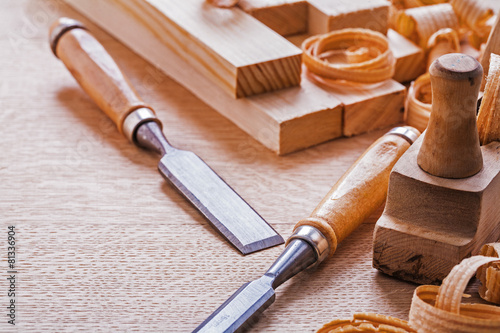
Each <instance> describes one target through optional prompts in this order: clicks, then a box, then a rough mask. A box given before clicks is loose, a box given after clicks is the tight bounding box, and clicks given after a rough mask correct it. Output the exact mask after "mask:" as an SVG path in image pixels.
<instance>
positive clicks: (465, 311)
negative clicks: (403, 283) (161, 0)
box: [409, 256, 500, 333]
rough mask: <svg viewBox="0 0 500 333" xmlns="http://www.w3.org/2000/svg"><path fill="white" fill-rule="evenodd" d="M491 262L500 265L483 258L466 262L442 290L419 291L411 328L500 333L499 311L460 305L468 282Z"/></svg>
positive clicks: (415, 300)
mask: <svg viewBox="0 0 500 333" xmlns="http://www.w3.org/2000/svg"><path fill="white" fill-rule="evenodd" d="M490 262H500V261H499V259H498V258H491V257H484V256H474V257H471V258H467V259H464V260H463V261H462V262H461V263H460V264H459V265H457V266H455V267H454V268H453V269H452V270H451V272H450V274H449V275H448V276H447V277H446V278H445V279H444V280H443V284H442V285H441V286H440V287H437V286H428V285H425V286H420V287H417V288H416V289H415V293H414V294H413V299H412V305H411V309H410V321H409V324H410V326H411V327H413V328H415V329H417V331H418V332H419V333H420V332H422V333H427V332H444V333H448V332H449V333H451V332H454V333H455V332H471V333H472V332H474V333H490V332H491V333H493V332H500V307H496V306H491V305H484V304H462V303H461V298H462V296H463V292H464V290H465V287H466V286H467V283H468V281H469V280H470V279H471V278H472V277H473V276H474V274H475V273H476V271H477V269H478V268H479V267H481V266H482V265H485V264H488V263H490Z"/></svg>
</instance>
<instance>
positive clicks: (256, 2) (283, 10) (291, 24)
mask: <svg viewBox="0 0 500 333" xmlns="http://www.w3.org/2000/svg"><path fill="white" fill-rule="evenodd" d="M238 6H240V7H241V8H242V9H243V10H244V11H245V12H247V13H248V14H250V15H252V16H253V17H255V18H256V19H257V20H259V21H260V22H262V23H264V24H265V25H267V26H268V27H269V28H271V29H272V30H274V31H275V32H277V33H278V34H280V35H282V36H290V35H295V34H303V33H306V32H307V15H308V3H307V1H305V0H240V2H239V3H238Z"/></svg>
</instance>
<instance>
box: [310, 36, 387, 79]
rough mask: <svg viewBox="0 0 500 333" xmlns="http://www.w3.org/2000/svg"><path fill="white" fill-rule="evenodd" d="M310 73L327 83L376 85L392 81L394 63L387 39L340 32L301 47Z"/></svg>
mask: <svg viewBox="0 0 500 333" xmlns="http://www.w3.org/2000/svg"><path fill="white" fill-rule="evenodd" d="M302 50H303V51H304V53H303V62H304V65H305V66H306V68H307V69H308V70H309V72H310V73H312V74H314V75H317V76H319V77H322V78H326V79H333V80H347V81H354V82H361V83H375V82H380V81H384V80H387V79H390V78H392V76H393V75H394V70H395V65H396V60H395V58H394V56H393V54H392V52H391V50H390V49H389V42H388V40H387V38H386V37H385V36H384V35H382V34H381V33H378V32H375V31H372V30H368V29H343V30H337V31H333V32H330V33H327V34H324V35H318V36H313V37H310V38H308V39H306V40H305V41H304V42H303V43H302Z"/></svg>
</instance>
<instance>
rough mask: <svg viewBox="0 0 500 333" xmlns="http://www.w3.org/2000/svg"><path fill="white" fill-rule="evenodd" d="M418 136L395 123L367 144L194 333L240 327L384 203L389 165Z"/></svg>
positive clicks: (234, 330) (323, 258)
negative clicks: (262, 269) (255, 275)
mask: <svg viewBox="0 0 500 333" xmlns="http://www.w3.org/2000/svg"><path fill="white" fill-rule="evenodd" d="M419 135H420V133H419V132H418V131H417V130H416V129H414V128H412V127H396V128H394V129H392V130H391V131H389V132H388V133H387V134H386V135H384V136H383V137H381V138H380V139H378V140H377V141H376V142H375V143H374V144H372V145H371V146H370V147H369V148H368V150H366V151H365V152H364V153H363V155H361V157H360V158H358V160H357V161H356V162H355V163H354V164H353V165H352V166H351V168H349V170H348V171H347V172H346V173H345V174H344V175H343V176H342V178H340V180H339V181H338V182H337V183H336V184H335V185H334V186H333V188H332V189H331V190H330V192H329V193H328V194H327V195H326V197H325V198H324V199H323V200H322V201H321V203H320V204H319V205H318V206H317V207H316V209H315V210H314V211H313V213H312V214H311V216H310V217H308V218H306V219H304V220H301V221H300V222H299V223H297V225H296V226H295V229H294V231H293V233H292V235H291V236H290V238H289V239H288V241H287V246H286V248H285V250H284V251H283V253H282V254H281V255H280V256H279V257H278V259H277V260H276V261H275V262H274V264H273V265H272V266H271V268H269V270H268V271H267V272H266V273H265V274H264V275H263V276H262V277H261V278H259V279H257V280H254V281H252V282H249V283H246V284H244V285H243V286H242V287H241V288H240V289H238V290H237V291H236V292H235V293H234V294H233V295H232V296H231V297H230V298H229V299H228V300H227V301H226V302H225V303H224V304H222V305H221V306H220V307H219V308H218V309H217V310H216V311H215V312H214V313H213V314H212V315H211V316H210V317H209V318H208V319H206V320H205V321H204V322H203V323H202V324H201V325H200V326H198V327H197V328H196V329H195V330H194V332H211V333H219V332H226V333H228V332H241V331H244V330H245V329H246V328H248V326H249V325H251V323H252V322H253V321H254V320H255V319H256V316H257V315H258V314H259V313H261V312H262V311H264V310H265V309H266V308H267V307H269V305H271V304H272V303H273V302H274V299H275V294H274V290H275V289H276V288H277V287H279V286H280V285H281V284H283V283H284V282H285V281H287V280H288V279H290V278H291V277H293V276H294V275H296V274H297V273H299V272H301V271H303V270H305V269H306V268H308V267H310V266H312V265H317V264H319V263H320V262H322V261H323V260H325V259H326V258H328V257H329V256H331V255H332V254H333V253H334V252H335V250H336V248H337V244H338V243H340V242H341V241H342V240H343V239H344V238H346V237H347V236H348V235H349V234H350V233H351V232H352V231H353V230H354V229H356V228H357V227H358V226H359V225H360V224H361V222H363V220H365V219H366V218H367V217H368V216H370V215H371V214H372V213H373V212H374V211H375V210H376V209H377V208H379V207H380V206H381V205H382V203H384V201H385V199H386V195H387V187H388V183H389V174H390V172H391V169H392V167H393V166H394V164H395V163H396V161H397V160H398V159H399V157H401V155H403V153H404V152H405V151H406V150H407V149H408V148H409V147H410V145H411V144H412V143H413V142H414V141H415V140H416V139H417V138H418V136H419Z"/></svg>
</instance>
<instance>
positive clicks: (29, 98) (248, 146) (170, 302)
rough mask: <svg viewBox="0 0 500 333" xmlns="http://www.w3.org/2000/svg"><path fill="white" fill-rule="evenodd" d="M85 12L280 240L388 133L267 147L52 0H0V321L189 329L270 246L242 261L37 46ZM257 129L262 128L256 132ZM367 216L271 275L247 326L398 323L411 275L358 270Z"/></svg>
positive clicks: (172, 125) (170, 126)
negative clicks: (271, 300) (355, 317)
mask: <svg viewBox="0 0 500 333" xmlns="http://www.w3.org/2000/svg"><path fill="white" fill-rule="evenodd" d="M60 16H70V17H73V18H76V19H79V20H81V21H83V22H84V23H85V24H87V26H88V27H89V28H90V29H91V31H92V32H93V33H94V34H95V35H96V37H97V38H98V39H99V40H100V41H101V42H102V44H103V45H104V46H105V47H106V48H107V50H108V51H109V52H110V54H111V55H112V56H113V57H114V58H115V60H116V61H117V63H118V64H119V65H120V66H121V67H122V69H123V70H124V72H125V73H126V74H127V75H128V76H129V78H130V80H131V81H132V83H133V84H134V85H135V87H136V88H137V90H138V92H139V93H140V94H141V95H142V97H143V98H144V100H145V101H146V102H148V103H150V104H151V105H153V106H154V107H155V108H156V110H157V113H158V116H159V117H160V119H161V120H162V121H163V122H164V125H165V132H166V134H167V137H168V138H169V139H170V141H171V143H172V144H173V145H175V146H177V147H179V148H183V149H188V150H193V151H195V152H196V153H197V154H198V155H200V156H201V157H202V158H203V159H204V160H205V161H206V162H207V163H208V164H209V165H210V166H211V167H212V168H214V169H215V170H216V171H217V172H218V173H219V174H220V175H221V176H222V177H223V178H224V179H225V180H226V181H227V182H228V183H229V184H230V185H231V186H232V187H233V188H234V189H235V190H236V191H237V192H238V193H239V194H240V195H241V196H242V197H243V198H245V199H246V200H247V201H248V202H249V203H250V204H251V205H252V206H253V207H254V208H255V209H256V210H257V211H258V212H259V213H260V214H261V215H262V216H263V217H264V218H265V219H266V220H267V221H268V222H269V223H270V224H271V225H273V226H274V227H275V228H276V229H277V231H278V232H280V233H281V234H282V235H283V237H285V238H287V237H288V236H289V235H290V233H291V231H292V227H293V226H294V224H295V223H296V222H297V221H299V220H300V219H301V218H303V217H305V216H307V215H308V214H309V213H310V212H311V211H312V210H313V209H314V207H315V206H316V204H317V203H319V202H320V200H321V198H322V197H323V196H324V195H325V194H326V193H327V192H328V190H329V188H330V187H331V186H332V185H333V184H334V183H335V182H336V181H337V179H338V178H340V176H341V175H342V174H343V172H344V171H346V170H347V169H348V167H349V166H350V165H351V163H353V162H354V161H355V160H356V158H357V157H358V156H359V155H360V154H361V153H362V152H363V151H364V150H365V149H366V148H367V147H368V146H369V145H370V144H371V143H372V142H373V141H374V140H376V139H377V138H378V137H379V136H380V135H381V134H383V133H384V132H385V131H378V132H375V133H370V134H367V135H363V136H358V137H354V138H351V139H340V140H335V141H331V142H329V143H326V144H322V145H320V146H317V147H313V148H310V149H308V150H305V151H301V152H298V153H295V154H292V155H289V156H285V157H278V156H276V155H274V154H273V153H272V152H270V151H268V150H267V149H266V148H264V147H263V146H262V145H260V144H259V143H257V142H256V141H255V140H253V139H251V138H250V137H249V136H248V135H246V134H245V133H244V132H242V131H241V130H239V129H238V128H237V127H236V126H235V125H233V124H232V123H231V122H229V121H228V120H226V119H225V118H223V117H222V116H220V115H219V114H218V113H217V112H216V111H214V110H212V109H210V108H209V107H207V106H206V105H204V104H203V103H202V102H200V101H199V100H198V99H197V98H196V97H195V96H193V95H192V94H191V93H189V92H188V91H187V90H186V89H184V88H183V87H181V86H179V85H178V84H177V83H175V82H174V81H172V80H171V79H170V78H168V77H166V76H165V75H163V74H162V73H160V72H159V71H157V70H156V69H155V67H154V66H152V65H150V64H148V63H146V62H145V61H144V60H142V59H141V58H139V57H138V56H136V55H135V54H134V53H132V52H131V51H129V50H128V49H127V48H125V47H124V46H123V45H121V44H120V43H118V42H117V41H115V40H114V39H112V38H111V37H109V35H107V34H105V33H104V32H102V31H101V30H100V29H98V28H97V27H96V26H95V25H93V24H91V23H90V22H89V21H88V20H86V19H85V18H84V17H82V16H81V15H79V14H78V13H77V12H75V11H74V10H72V9H70V8H69V7H67V6H66V5H65V4H63V3H62V2H60V1H49V0H2V2H1V10H0V156H1V157H0V214H1V215H0V216H1V219H0V221H1V222H0V251H2V253H1V254H0V255H1V257H2V259H3V260H2V262H1V264H0V276H2V277H6V276H7V270H8V268H7V262H6V257H7V239H6V238H7V226H9V225H15V226H16V229H15V230H16V235H17V236H16V237H17V245H16V250H17V259H18V262H17V263H16V265H17V266H16V268H17V270H18V274H17V281H16V288H17V290H16V296H17V301H16V304H17V307H16V310H17V312H16V326H15V327H13V326H11V325H9V324H7V316H6V314H7V309H6V306H7V305H8V298H7V295H6V294H7V290H8V284H7V280H6V279H5V278H0V295H1V297H0V331H2V332H12V331H15V330H17V331H18V332H36V331H46V332H54V331H59V332H74V331H93V332H116V331H141V332H189V331H191V330H193V329H194V328H195V327H196V326H197V325H198V324H200V323H201V322H202V321H203V320H204V319H205V318H206V317H207V316H209V315H210V314H211V313H212V312H213V311H214V310H215V309H216V308H217V307H218V306H219V305H220V304H221V303H222V302H223V301H224V300H225V299H226V298H228V297H229V296H230V295H231V294H232V293H233V292H234V291H235V290H236V289H237V288H238V287H239V286H240V285H241V284H243V283H244V282H246V281H249V280H252V279H255V278H258V277H259V276H261V275H262V274H263V273H264V272H265V271H266V270H267V268H268V267H269V266H270V265H271V264H272V262H273V261H274V260H275V258H276V257H277V256H278V255H279V253H281V251H282V250H283V246H279V247H275V248H273V249H269V250H265V251H262V252H259V253H255V254H251V255H248V256H246V257H243V256H241V255H240V254H239V253H238V252H237V251H236V250H235V249H233V248H232V247H231V246H230V245H228V244H227V243H226V242H225V241H224V240H223V239H222V237H220V236H219V235H218V234H217V233H216V232H215V231H213V229H212V228H211V227H210V226H209V225H208V223H207V222H206V221H205V220H204V219H203V218H202V217H201V216H200V214H198V213H197V211H196V210H195V209H194V208H193V207H192V206H191V205H190V204H189V203H188V202H187V201H186V200H185V199H184V198H183V197H182V196H180V195H179V194H178V193H177V192H176V191H175V190H174V189H173V188H172V187H171V186H169V185H168V184H167V183H166V182H165V181H164V180H163V179H162V177H161V176H160V175H159V174H158V172H157V170H156V165H157V162H158V158H157V156H155V155H153V154H151V153H148V152H144V151H142V150H140V149H138V148H136V147H134V146H132V145H131V144H129V143H128V142H127V140H126V139H125V138H123V137H122V136H120V135H119V134H118V132H117V130H116V129H115V127H114V125H113V124H112V122H111V121H110V120H108V119H107V118H106V117H105V116H104V115H103V114H102V113H101V112H100V111H99V110H98V109H97V107H96V106H95V105H94V104H93V103H92V101H91V100H90V99H89V98H88V97H87V96H86V95H85V94H84V93H83V91H82V90H81V89H80V88H79V86H78V85H77V84H76V82H75V80H74V79H73V78H72V77H71V75H70V74H69V72H68V71H67V70H66V68H64V66H63V64H62V63H61V62H60V61H58V60H57V59H56V58H55V57H54V56H53V54H52V53H51V51H50V48H49V44H48V37H47V31H48V26H49V25H50V23H52V21H54V20H55V19H57V18H58V17H60ZM263 135H265V133H263ZM375 221H376V217H375V216H374V217H372V218H370V219H369V220H368V221H366V223H365V224H363V225H362V226H361V227H360V229H359V230H357V231H356V232H355V233H354V234H353V235H351V236H350V237H349V238H348V239H346V241H345V242H344V243H343V244H342V245H341V246H340V247H339V249H338V251H337V253H336V254H335V257H334V258H332V259H331V260H329V261H327V262H326V263H324V264H322V265H321V266H320V267H319V268H317V269H314V270H311V271H307V272H304V273H302V274H301V275H299V276H297V277H295V278H293V279H292V280H291V281H289V282H288V283H286V284H285V285H283V286H281V287H280V288H279V289H278V291H277V299H276V302H275V304H274V305H272V306H271V308H270V309H268V310H267V311H266V312H265V313H264V314H263V315H262V316H261V318H260V320H259V321H258V322H257V323H256V324H255V326H254V328H253V331H255V332H285V331H286V332H313V331H315V330H316V329H318V328H319V327H321V326H322V324H323V323H325V322H328V321H330V320H332V319H334V318H338V317H346V316H350V315H351V314H352V313H354V312H363V311H371V312H378V313H382V314H387V315H393V316H396V317H399V318H403V319H406V318H407V315H408V311H409V307H410V302H411V296H412V293H413V290H414V288H415V285H413V284H409V283H405V282H401V281H398V280H395V279H393V278H390V277H387V276H384V275H382V274H380V273H378V272H377V271H376V270H374V269H373V268H372V267H371V245H372V238H371V237H372V230H373V223H374V222H375Z"/></svg>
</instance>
